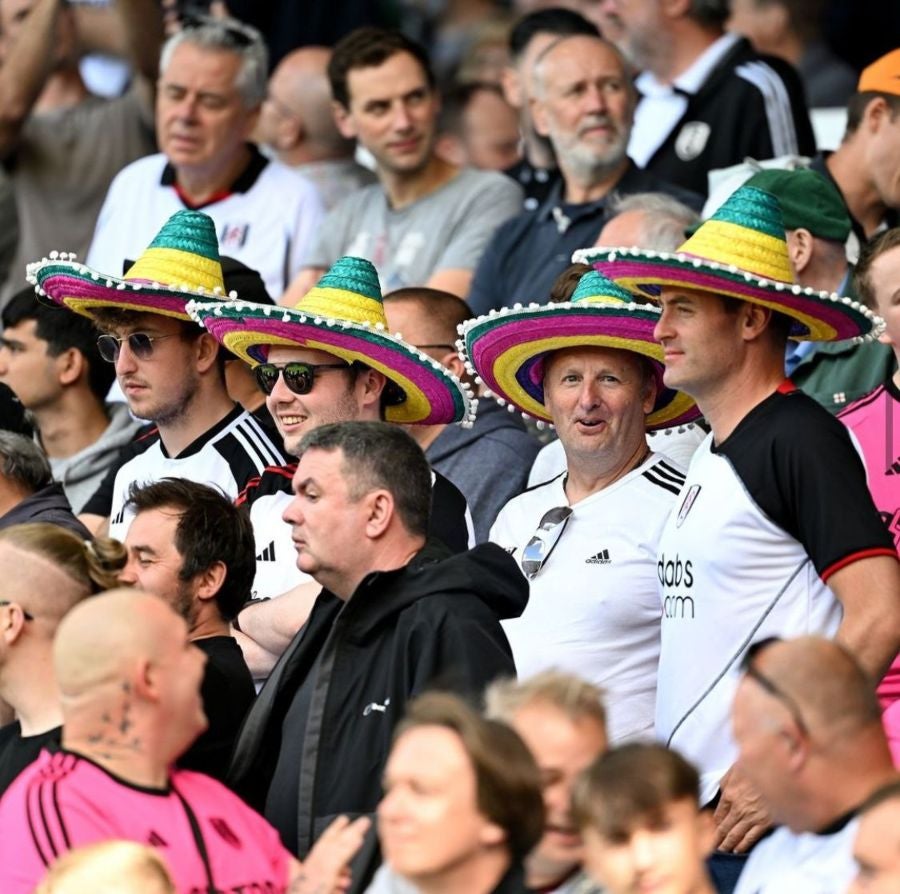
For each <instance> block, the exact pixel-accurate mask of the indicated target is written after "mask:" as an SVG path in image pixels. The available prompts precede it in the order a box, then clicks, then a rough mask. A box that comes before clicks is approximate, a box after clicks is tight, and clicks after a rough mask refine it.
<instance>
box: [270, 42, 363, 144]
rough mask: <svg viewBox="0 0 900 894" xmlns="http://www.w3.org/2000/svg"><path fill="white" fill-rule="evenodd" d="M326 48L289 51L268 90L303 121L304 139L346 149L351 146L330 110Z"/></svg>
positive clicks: (273, 74) (278, 101)
mask: <svg viewBox="0 0 900 894" xmlns="http://www.w3.org/2000/svg"><path fill="white" fill-rule="evenodd" d="M330 59H331V50H329V49H328V48H327V47H303V48H302V49H299V50H294V51H293V52H292V53H289V54H288V55H287V56H285V57H284V59H282V60H281V62H280V63H279V64H278V67H277V68H276V69H275V71H274V72H273V73H272V76H271V78H270V79H269V93H270V95H271V96H272V97H274V99H275V101H276V102H277V103H278V104H279V106H282V107H284V108H285V109H286V110H290V112H292V113H293V114H294V115H295V116H296V117H297V118H298V119H299V120H300V121H301V122H302V128H303V135H302V136H303V139H304V141H306V142H309V143H311V144H313V145H314V146H316V147H318V148H321V149H328V150H332V151H338V152H345V151H346V150H347V148H348V146H349V145H350V144H349V143H348V142H347V141H346V140H345V139H344V138H343V137H342V136H341V135H340V133H338V129H337V127H336V126H335V123H334V117H333V115H332V112H331V88H330V86H329V84H328V75H327V69H328V61H329V60H330Z"/></svg>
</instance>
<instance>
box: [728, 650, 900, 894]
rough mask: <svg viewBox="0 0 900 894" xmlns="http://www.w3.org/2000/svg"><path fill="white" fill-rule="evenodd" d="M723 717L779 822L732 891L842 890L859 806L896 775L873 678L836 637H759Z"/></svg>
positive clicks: (850, 869)
mask: <svg viewBox="0 0 900 894" xmlns="http://www.w3.org/2000/svg"><path fill="white" fill-rule="evenodd" d="M731 716H732V722H733V726H734V735H735V739H736V741H737V744H738V747H739V749H740V755H739V757H738V766H739V767H740V768H741V770H742V771H743V772H744V773H745V774H746V775H747V776H748V777H749V778H750V779H751V780H752V781H753V783H754V785H755V787H756V789H757V791H758V792H759V793H760V796H761V797H762V799H763V801H764V802H765V804H766V807H767V808H768V810H769V811H770V812H771V814H772V816H773V818H774V820H775V821H776V822H777V823H781V824H783V826H782V827H781V828H780V829H778V830H776V831H775V832H774V833H773V834H772V835H770V836H769V837H768V838H766V839H764V840H763V841H762V842H761V843H760V844H759V846H758V847H757V848H756V849H755V850H754V851H753V853H752V854H751V855H750V859H749V860H748V862H747V866H746V868H745V869H744V872H743V873H742V875H741V878H740V880H739V882H738V887H737V891H736V894H774V892H776V891H796V892H805V891H810V892H811V891H815V892H816V894H843V892H845V891H846V890H847V886H848V885H849V884H850V882H851V880H852V879H853V877H854V875H855V871H856V865H855V862H854V859H853V841H854V838H855V837H856V829H857V826H858V820H857V818H856V816H857V811H858V810H859V808H860V807H861V806H862V804H863V803H864V802H865V801H866V800H867V799H868V798H869V797H870V796H871V795H872V794H873V793H874V792H875V791H877V790H878V789H879V788H881V787H882V786H883V785H885V784H887V783H889V782H891V781H893V780H895V779H896V778H897V772H896V770H895V769H894V766H893V763H892V760H891V753H890V750H889V748H888V743H887V739H886V737H885V733H884V729H883V727H882V722H881V707H880V705H879V702H878V699H877V697H876V695H875V691H874V687H873V684H872V680H871V679H870V678H869V677H868V676H867V675H866V673H865V672H864V671H863V669H862V668H861V667H860V666H859V664H858V663H857V661H856V659H855V658H854V657H853V656H852V655H851V654H850V652H849V651H847V649H845V648H844V647H843V646H841V645H839V644H838V643H835V642H832V641H829V640H826V639H822V638H819V637H801V638H800V639H795V640H788V641H784V642H782V641H778V640H773V639H769V640H762V641H760V642H759V643H757V644H755V645H754V646H751V647H750V649H749V650H748V651H747V657H746V658H745V660H744V674H743V677H742V679H741V681H740V683H739V684H738V688H737V692H736V694H735V697H734V704H733V706H732V715H731Z"/></svg>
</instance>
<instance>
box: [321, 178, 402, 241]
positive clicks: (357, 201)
mask: <svg viewBox="0 0 900 894" xmlns="http://www.w3.org/2000/svg"><path fill="white" fill-rule="evenodd" d="M372 207H375V208H376V209H384V208H386V207H387V202H386V200H385V197H384V189H383V188H382V186H381V184H380V183H379V182H378V181H377V180H376V181H375V183H370V184H369V185H368V186H361V187H360V188H359V189H354V190H353V191H352V192H350V193H348V194H347V195H346V196H344V198H342V199H341V200H340V201H339V202H337V203H336V204H335V206H334V207H333V208H332V209H331V210H330V211H329V212H328V213H327V214H326V216H325V228H326V229H327V225H328V221H335V220H347V219H355V218H356V217H357V216H358V215H360V214H365V213H366V212H367V211H368V210H369V209H370V208H372Z"/></svg>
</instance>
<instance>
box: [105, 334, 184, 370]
mask: <svg viewBox="0 0 900 894" xmlns="http://www.w3.org/2000/svg"><path fill="white" fill-rule="evenodd" d="M175 334H176V333H174V332H173V333H172V334H170V335H147V333H146V332H132V333H131V335H126V336H124V337H123V338H119V337H118V336H116V335H109V334H107V335H101V336H100V337H99V338H98V339H97V348H98V349H99V351H100V356H101V357H102V358H103V359H104V360H107V361H108V362H109V363H115V362H116V361H117V360H118V359H119V354H120V353H121V352H122V342H123V341H127V342H128V350H129V351H131V353H132V354H134V356H135V357H137V359H138V360H146V359H147V358H148V357H150V356H151V355H152V354H153V342H155V341H161V340H162V339H164V338H174V336H175Z"/></svg>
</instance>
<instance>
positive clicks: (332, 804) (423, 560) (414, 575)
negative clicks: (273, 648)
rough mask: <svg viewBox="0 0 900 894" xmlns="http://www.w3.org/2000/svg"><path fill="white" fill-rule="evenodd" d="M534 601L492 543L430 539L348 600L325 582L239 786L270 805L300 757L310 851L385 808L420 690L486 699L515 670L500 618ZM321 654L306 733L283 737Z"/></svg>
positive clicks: (243, 737)
mask: <svg viewBox="0 0 900 894" xmlns="http://www.w3.org/2000/svg"><path fill="white" fill-rule="evenodd" d="M527 601H528V584H527V582H526V580H525V578H524V577H523V576H522V574H521V573H520V572H519V570H518V568H517V567H516V563H515V561H514V560H513V559H512V557H511V556H509V555H508V554H507V553H506V552H505V551H504V550H502V549H501V548H500V547H498V546H496V545H495V544H492V543H488V544H483V545H481V546H478V547H476V548H475V549H473V550H470V551H469V552H466V553H461V554H458V555H451V554H450V553H449V552H448V551H447V549H446V547H444V546H443V545H442V544H440V543H436V542H434V541H429V543H428V544H426V546H425V547H424V548H423V549H422V550H421V551H420V552H419V553H417V554H416V556H414V557H413V559H412V561H411V562H410V563H409V564H408V565H407V566H405V567H404V568H401V569H398V570H395V571H387V572H374V573H372V574H369V575H368V576H367V577H366V578H365V579H364V580H363V581H362V583H361V584H360V585H359V587H357V589H356V591H355V592H354V593H353V596H352V597H351V598H350V599H349V600H348V601H347V602H346V604H345V603H343V602H342V601H341V600H339V599H338V598H337V597H335V596H333V595H332V594H331V593H329V592H327V591H323V592H322V593H321V594H320V596H319V597H318V599H317V600H316V604H315V606H314V607H313V610H312V613H311V614H310V617H309V620H308V621H307V623H306V624H305V625H304V627H303V629H301V630H300V631H299V632H298V633H297V635H296V636H295V637H294V639H293V641H292V642H291V644H290V646H288V648H287V650H286V651H285V653H284V654H283V655H282V657H281V659H280V660H279V662H278V664H277V665H276V666H275V668H274V670H273V671H272V674H271V675H270V676H269V679H268V680H267V681H266V685H265V686H264V687H263V690H262V692H260V694H259V696H258V697H257V700H256V702H255V704H254V706H253V708H252V709H251V711H250V713H249V714H248V715H247V719H246V720H245V722H244V726H243V728H242V730H241V733H240V735H239V736H238V742H237V746H236V748H235V754H234V758H233V760H232V764H231V770H230V773H229V783H230V785H231V787H232V788H233V789H234V790H235V791H237V792H238V793H239V794H240V795H241V796H242V797H244V798H245V799H246V800H247V801H248V802H249V803H250V804H252V805H253V806H254V807H256V808H257V809H258V810H263V809H264V808H265V804H266V796H267V793H268V789H269V786H270V783H271V780H272V777H273V774H274V771H275V767H276V765H277V763H278V760H279V755H280V753H281V750H282V749H290V753H291V754H296V755H298V772H299V774H300V779H299V790H298V798H297V824H296V829H297V841H296V843H295V842H293V841H286V842H285V843H286V844H287V845H288V846H289V847H290V848H291V850H294V851H295V852H296V853H297V854H299V855H300V856H301V857H302V856H304V855H305V854H306V852H307V851H308V850H309V847H310V846H311V844H312V842H313V841H314V840H315V838H317V837H318V835H319V834H321V832H322V831H323V829H324V828H325V826H326V825H327V824H328V822H330V821H331V819H333V818H334V816H336V815H338V814H340V813H352V814H359V813H371V812H373V811H374V809H375V807H376V805H377V804H378V801H379V799H380V797H381V774H382V771H383V769H384V765H385V762H386V760H387V756H388V752H389V750H390V745H391V739H392V735H393V731H394V727H395V726H396V724H397V723H398V722H399V721H400V719H402V717H403V714H404V710H405V707H406V703H407V701H409V699H411V698H412V697H414V696H416V695H418V694H419V693H421V692H423V691H424V690H426V689H435V688H437V689H445V690H451V691H454V692H458V693H461V694H463V695H470V696H475V697H480V696H481V693H482V692H483V691H484V688H485V686H486V685H487V684H488V683H489V682H490V681H491V680H493V679H494V678H496V677H498V676H514V675H515V665H514V664H513V658H512V652H511V650H510V647H509V643H508V642H507V639H506V635H505V634H504V633H503V629H502V628H501V626H500V620H501V619H502V618H515V617H518V616H519V615H520V614H521V613H522V611H523V610H524V608H525V605H526V603H527ZM317 658H318V672H317V675H316V677H315V684H314V686H313V688H312V690H311V692H310V693H309V706H308V711H307V722H306V726H305V735H304V737H303V741H291V742H288V741H282V726H283V724H284V719H285V715H286V714H287V712H288V710H289V709H290V707H291V704H292V701H293V699H294V696H295V694H296V693H297V691H298V689H299V687H300V686H301V684H302V683H303V681H304V679H305V677H306V676H307V675H308V674H309V672H310V669H311V668H312V667H313V665H314V663H315V662H316V660H317ZM300 755H302V762H301V761H300V760H299V756H300ZM276 825H277V824H276ZM285 837H288V838H290V837H291V836H290V835H288V836H285V835H284V834H283V835H282V838H285Z"/></svg>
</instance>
